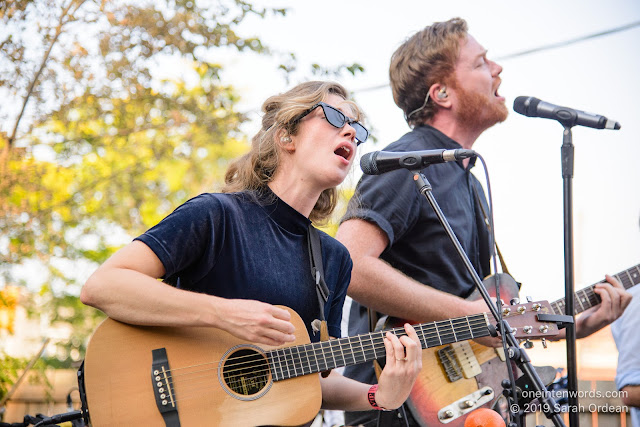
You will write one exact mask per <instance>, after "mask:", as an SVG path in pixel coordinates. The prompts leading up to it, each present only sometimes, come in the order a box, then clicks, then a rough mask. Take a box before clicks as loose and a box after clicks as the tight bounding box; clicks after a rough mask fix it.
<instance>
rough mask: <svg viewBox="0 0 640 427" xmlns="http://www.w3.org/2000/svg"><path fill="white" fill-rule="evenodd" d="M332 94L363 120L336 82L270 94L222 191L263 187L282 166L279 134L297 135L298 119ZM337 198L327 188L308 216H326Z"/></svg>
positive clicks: (319, 219)
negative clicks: (256, 127) (246, 149)
mask: <svg viewBox="0 0 640 427" xmlns="http://www.w3.org/2000/svg"><path fill="white" fill-rule="evenodd" d="M329 95H338V96H340V97H342V98H343V99H344V100H346V101H348V104H349V105H351V107H352V108H353V111H354V113H356V120H359V121H360V120H362V116H363V114H362V112H361V111H360V109H359V108H358V106H357V105H356V104H355V103H354V102H353V101H349V99H348V98H349V93H348V92H347V90H346V89H345V88H344V87H343V86H342V85H340V84H338V83H334V82H321V81H310V82H306V83H302V84H299V85H297V86H295V87H294V88H292V89H290V90H288V91H287V92H284V93H281V94H278V95H274V96H271V97H269V98H268V99H267V100H266V101H265V102H264V104H262V112H263V116H262V127H261V128H260V130H259V131H258V133H257V134H256V135H255V136H254V137H253V138H252V140H251V149H250V150H249V152H248V153H247V154H245V155H243V156H242V157H240V158H238V159H236V160H235V161H233V162H232V163H231V165H230V166H229V168H228V169H227V173H226V175H225V186H224V187H223V189H222V192H223V193H231V192H237V191H260V190H264V189H265V187H266V186H267V184H268V183H269V182H270V181H271V180H272V179H273V177H274V175H275V172H276V170H277V169H278V166H279V165H280V150H281V149H282V148H281V146H280V143H279V139H280V136H281V135H283V134H289V135H296V134H297V133H298V130H299V123H298V122H297V121H296V120H295V119H296V118H297V117H298V116H299V115H300V114H302V113H304V112H305V111H306V110H308V109H309V108H311V107H312V106H314V105H315V104H317V103H318V102H321V101H324V100H326V99H327V97H328V96H329ZM337 201H338V191H337V190H336V188H335V187H332V188H328V189H326V190H324V191H323V192H322V194H320V197H319V198H318V201H317V202H316V204H315V206H314V207H313V210H312V211H311V214H310V215H309V219H310V220H311V221H314V222H322V221H323V220H325V219H327V218H328V217H329V216H330V215H331V213H332V212H333V210H334V208H335V207H336V203H337Z"/></svg>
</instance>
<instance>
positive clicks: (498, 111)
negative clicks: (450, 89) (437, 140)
mask: <svg viewBox="0 0 640 427" xmlns="http://www.w3.org/2000/svg"><path fill="white" fill-rule="evenodd" d="M456 90H457V92H458V93H459V97H458V99H459V100H460V106H459V108H458V119H459V120H460V121H461V122H462V123H464V125H465V126H467V127H471V128H481V129H482V130H484V129H488V128H490V127H491V126H493V125H495V124H496V123H500V122H504V121H505V120H506V119H507V116H508V115H509V110H507V106H506V105H505V104H504V103H501V104H495V103H492V102H490V101H491V100H490V99H489V98H488V97H487V96H486V95H481V94H479V93H475V92H470V91H467V90H465V89H464V88H462V87H461V86H460V85H459V86H458V87H457V88H456Z"/></svg>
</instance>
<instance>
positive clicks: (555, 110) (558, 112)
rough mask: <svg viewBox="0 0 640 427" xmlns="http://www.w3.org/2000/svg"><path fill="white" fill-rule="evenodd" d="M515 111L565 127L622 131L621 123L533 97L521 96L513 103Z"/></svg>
mask: <svg viewBox="0 0 640 427" xmlns="http://www.w3.org/2000/svg"><path fill="white" fill-rule="evenodd" d="M513 110H514V111H515V112H516V113H520V114H522V115H524V116H528V117H542V118H543V119H554V120H557V121H559V122H560V123H562V124H563V125H565V126H568V127H571V126H575V125H580V126H586V127H590V128H595V129H615V130H617V129H620V123H618V122H616V121H614V120H609V119H607V118H606V117H605V116H600V115H598V114H593V113H587V112H584V111H580V110H574V109H573V108H568V107H560V106H558V105H553V104H550V103H548V102H544V101H540V100H539V99H538V98H534V97H532V96H519V97H517V98H516V99H515V101H513Z"/></svg>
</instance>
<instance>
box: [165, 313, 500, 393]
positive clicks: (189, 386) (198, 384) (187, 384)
mask: <svg viewBox="0 0 640 427" xmlns="http://www.w3.org/2000/svg"><path fill="white" fill-rule="evenodd" d="M480 316H481V320H477V319H476V320H473V321H469V322H468V323H469V325H471V324H472V323H473V324H474V327H476V328H477V327H478V326H479V325H480V326H482V330H481V331H482V332H483V333H484V332H485V327H486V325H487V323H486V320H485V319H484V316H483V315H480ZM463 321H464V322H465V323H467V321H466V319H463V320H461V321H457V323H461V322H463ZM444 322H445V323H449V322H448V321H444ZM427 326H431V325H427ZM425 329H426V328H425V327H418V328H417V331H419V333H418V335H419V336H420V335H422V336H423V338H421V340H424V339H426V338H425V337H427V335H430V337H434V336H435V335H437V333H436V334H427V333H425ZM391 331H392V332H394V331H395V332H396V335H397V332H399V331H402V332H404V328H397V329H395V330H391ZM386 332H387V331H381V332H377V333H373V334H369V336H370V337H371V339H369V341H372V340H375V341H378V342H380V343H382V342H383V335H382V334H385V333H386ZM471 332H473V331H471ZM476 334H478V332H477V331H476ZM486 334H488V332H487V333H486ZM486 334H485V335H479V334H478V335H477V336H476V337H479V336H486ZM375 335H380V336H379V337H375ZM402 335H406V333H403V334H402ZM453 335H456V334H454V333H453V332H450V333H447V334H441V337H442V338H444V339H447V338H449V337H451V336H453ZM349 338H354V337H345V338H340V340H348V339H349ZM471 338H473V335H472V336H471V337H469V339H471ZM332 341H339V340H332ZM325 342H326V341H325ZM316 344H318V343H316ZM309 345H310V344H306V345H302V346H301V347H306V346H309ZM376 346H378V347H382V348H384V344H377V345H376V344H375V343H372V344H363V345H362V347H363V351H359V352H354V355H355V354H366V353H367V352H371V350H372V349H373V348H374V347H376ZM331 347H332V349H334V347H339V346H338V345H332V346H331ZM284 349H287V348H283V349H281V350H284ZM309 350H312V349H308V348H304V351H305V352H306V354H307V362H308V361H309V359H310V357H309ZM325 350H329V349H325ZM311 354H312V355H313V357H316V356H318V355H319V354H318V353H316V354H313V352H312V353H311ZM384 354H385V355H386V352H385V353H384ZM240 358H241V357H239V358H238V359H240ZM242 358H245V357H242ZM276 358H279V359H282V357H280V356H274V357H273V359H276ZM301 359H302V358H301ZM334 359H335V356H334ZM354 359H355V356H354ZM284 362H286V363H287V366H289V362H293V360H286V356H285V360H284ZM212 363H214V362H212ZM212 363H209V364H212ZM280 363H283V360H280ZM360 363H361V362H360ZM242 364H243V363H233V364H232V365H233V366H235V365H242ZM202 365H206V364H202ZM300 366H301V365H299V364H297V365H296V364H294V366H293V367H290V366H289V368H290V369H288V371H289V372H288V375H291V372H294V373H297V372H298V371H300V370H301V372H302V373H301V374H299V375H293V376H292V377H296V376H301V375H305V374H304V368H300V369H299V367H300ZM178 369H184V368H178ZM243 369H246V367H245V368H243ZM213 370H217V368H212V369H205V370H200V371H198V372H206V371H213ZM239 370H240V369H231V370H230V372H234V371H235V372H237V371H239ZM270 372H271V370H270V369H269V368H267V369H260V370H253V371H252V372H251V373H252V376H253V377H258V376H261V377H262V378H263V381H262V382H263V383H264V384H265V386H266V383H267V382H268V374H269V373H270ZM316 372H318V371H316ZM195 373H197V372H189V373H185V374H183V375H176V376H175V377H176V378H177V377H178V376H186V375H193V374H195ZM309 373H312V372H309ZM211 378H212V377H211V375H209V376H202V375H201V376H199V377H196V378H192V379H190V380H187V379H184V380H183V379H182V378H181V379H180V380H181V381H180V387H179V388H180V389H181V392H180V393H179V394H178V392H177V391H176V394H177V396H179V397H177V398H176V399H175V400H176V401H179V400H184V399H190V398H192V397H196V396H200V393H201V392H203V391H206V390H208V389H211ZM217 378H218V377H217V376H214V377H213V380H214V381H213V382H214V383H216V382H217V381H216V379H217ZM241 379H242V376H241V375H239V376H234V375H229V376H228V377H227V381H226V384H228V385H230V386H231V388H232V389H233V388H234V387H235V386H237V385H238V384H239V381H241ZM198 380H199V381H198ZM202 385H204V387H202ZM175 386H176V384H174V387H175ZM185 393H186V394H185Z"/></svg>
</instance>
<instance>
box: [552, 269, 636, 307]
mask: <svg viewBox="0 0 640 427" xmlns="http://www.w3.org/2000/svg"><path fill="white" fill-rule="evenodd" d="M613 277H615V278H616V279H618V281H619V282H620V283H621V284H622V286H623V287H624V288H625V289H630V288H632V287H633V286H635V285H637V284H638V283H639V282H640V264H638V265H635V266H633V267H631V268H629V269H627V270H624V271H621V272H620V273H618V274H614V275H613ZM600 283H602V282H600ZM594 288H595V285H591V286H589V287H587V288H584V289H581V290H579V291H577V292H575V293H574V307H576V306H578V305H579V306H581V307H582V311H584V310H585V308H584V305H583V304H582V301H581V300H580V298H579V297H578V293H579V292H582V293H583V295H585V296H586V297H587V301H588V302H589V304H590V307H587V308H591V307H593V306H594V305H598V304H600V301H601V299H600V296H599V295H598V294H596V293H595V292H594ZM551 306H552V307H553V311H554V313H555V314H564V313H565V298H561V299H559V300H557V301H554V302H552V303H551Z"/></svg>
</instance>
